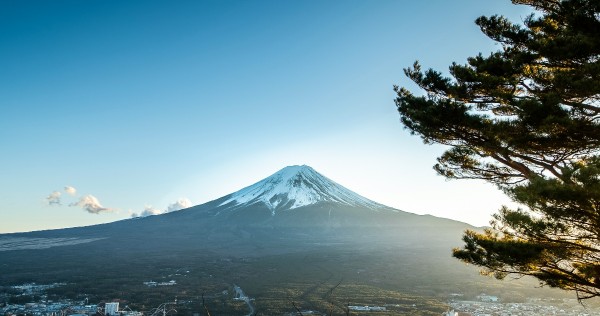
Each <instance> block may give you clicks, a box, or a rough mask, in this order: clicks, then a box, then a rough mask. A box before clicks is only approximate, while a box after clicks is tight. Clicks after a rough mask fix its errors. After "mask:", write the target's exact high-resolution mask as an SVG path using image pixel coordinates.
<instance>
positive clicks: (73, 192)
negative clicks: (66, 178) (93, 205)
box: [65, 185, 77, 196]
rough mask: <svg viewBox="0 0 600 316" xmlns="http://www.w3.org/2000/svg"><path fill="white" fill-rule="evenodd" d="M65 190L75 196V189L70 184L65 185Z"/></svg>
mask: <svg viewBox="0 0 600 316" xmlns="http://www.w3.org/2000/svg"><path fill="white" fill-rule="evenodd" d="M65 192H67V194H69V195H72V196H75V194H76V193H77V189H75V188H74V187H72V186H69V185H67V186H66V187H65Z"/></svg>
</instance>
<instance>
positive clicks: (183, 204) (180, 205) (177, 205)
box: [131, 198, 192, 217]
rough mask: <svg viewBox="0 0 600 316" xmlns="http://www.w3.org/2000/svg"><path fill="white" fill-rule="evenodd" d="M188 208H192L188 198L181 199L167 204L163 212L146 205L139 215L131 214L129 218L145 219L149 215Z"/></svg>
mask: <svg viewBox="0 0 600 316" xmlns="http://www.w3.org/2000/svg"><path fill="white" fill-rule="evenodd" d="M190 206H192V202H191V201H190V200H189V199H188V198H181V199H179V200H177V201H175V202H174V203H171V204H169V206H168V207H167V209H166V210H164V211H162V210H159V209H156V208H153V207H152V206H151V205H146V207H145V208H144V210H143V211H142V212H140V213H139V214H138V213H131V217H146V216H150V215H160V214H165V213H170V212H175V211H179V210H182V209H184V208H188V207H190Z"/></svg>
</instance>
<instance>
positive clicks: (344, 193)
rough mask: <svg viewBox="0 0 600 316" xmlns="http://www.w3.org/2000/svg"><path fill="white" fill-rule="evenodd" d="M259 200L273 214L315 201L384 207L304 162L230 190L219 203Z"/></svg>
mask: <svg viewBox="0 0 600 316" xmlns="http://www.w3.org/2000/svg"><path fill="white" fill-rule="evenodd" d="M259 202H262V203H264V204H266V205H267V207H269V208H270V209H271V210H272V211H273V214H274V211H275V209H294V208H298V207H301V206H306V205H311V204H315V203H318V202H336V203H341V204H346V205H350V206H360V207H366V208H379V207H383V205H381V204H379V203H376V202H373V201H371V200H369V199H367V198H364V197H362V196H360V195H358V194H356V193H354V192H352V191H350V190H348V189H346V188H345V187H343V186H341V185H339V184H337V183H336V182H334V181H333V180H330V179H329V178H327V177H325V176H323V175H321V174H320V173H318V172H316V171H315V170H314V169H313V168H311V167H309V166H306V165H303V166H289V167H285V168H283V169H281V170H279V171H277V172H276V173H274V174H273V175H271V176H269V177H267V178H265V179H263V180H261V181H259V182H257V183H255V184H253V185H251V186H248V187H246V188H243V189H241V190H239V191H237V192H235V193H232V194H231V195H229V197H228V198H227V199H226V200H225V201H224V202H223V203H221V205H226V204H229V203H235V204H234V205H252V204H255V203H259Z"/></svg>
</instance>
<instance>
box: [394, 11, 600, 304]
mask: <svg viewBox="0 0 600 316" xmlns="http://www.w3.org/2000/svg"><path fill="white" fill-rule="evenodd" d="M513 3H515V4H524V5H528V6H531V7H533V8H534V13H533V14H531V15H530V16H528V17H527V18H525V20H524V21H523V23H520V24H515V23H512V22H510V21H508V20H507V19H506V18H504V17H502V16H491V17H480V18H478V19H477V20H476V22H475V23H476V24H477V25H478V26H479V27H480V28H481V30H482V32H483V33H484V34H486V35H487V36H488V37H489V38H491V39H492V40H494V41H496V42H498V43H500V44H501V46H502V49H501V50H500V51H497V52H493V53H491V54H489V55H488V56H483V55H482V54H479V55H477V56H475V57H471V58H468V60H467V63H466V64H463V65H461V64H457V63H453V64H452V65H451V66H450V67H449V72H450V75H451V77H445V76H444V75H443V74H442V73H440V72H438V71H435V70H432V69H429V70H426V71H423V70H422V69H421V66H420V65H419V63H418V62H415V64H414V65H413V67H412V68H408V69H405V74H406V75H407V76H408V77H409V78H410V79H411V80H412V81H414V82H415V83H416V84H417V85H418V86H419V87H420V88H422V89H423V90H424V91H425V92H426V93H425V94H424V95H423V96H419V95H414V94H413V93H411V92H410V91H409V90H407V89H405V88H400V87H398V86H395V87H394V90H395V91H396V93H397V98H396V100H395V102H396V106H397V108H398V111H399V113H400V116H401V122H402V123H403V124H404V126H405V127H406V128H407V129H409V130H410V131H411V133H412V134H416V135H419V136H420V137H421V138H422V139H423V141H424V142H425V143H427V144H432V143H437V144H444V145H448V146H449V149H448V150H446V151H445V152H444V153H443V154H442V155H441V156H440V157H439V158H438V163H437V164H436V165H435V167H434V169H435V170H436V171H437V172H438V173H440V174H441V175H444V176H446V177H448V178H457V179H484V180H486V181H489V182H491V183H494V184H496V185H497V186H498V187H499V188H501V189H502V190H504V192H506V193H507V194H508V195H509V196H510V197H511V198H512V199H513V200H514V201H516V202H518V203H520V204H522V205H523V208H519V209H516V210H515V209H510V208H507V207H503V208H502V209H501V210H500V211H499V212H498V213H497V214H495V215H494V220H493V221H492V229H489V230H487V231H486V232H485V233H477V232H473V231H467V232H466V233H465V235H464V237H463V240H464V241H465V245H464V247H463V248H462V249H455V250H454V252H453V254H454V256H455V257H456V258H459V259H461V260H463V261H465V262H468V263H473V264H476V265H479V266H481V267H483V268H484V271H485V272H486V273H489V274H493V275H494V276H496V277H498V278H503V277H505V276H506V275H508V274H515V273H516V274H519V275H532V276H534V277H536V278H538V279H539V280H540V281H541V282H542V283H543V284H547V285H550V286H553V287H559V288H562V289H566V290H575V291H577V295H578V298H590V297H594V296H599V295H600V1H598V0H513Z"/></svg>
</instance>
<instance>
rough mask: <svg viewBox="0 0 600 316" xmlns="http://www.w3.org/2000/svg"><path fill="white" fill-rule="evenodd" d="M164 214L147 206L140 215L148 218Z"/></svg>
mask: <svg viewBox="0 0 600 316" xmlns="http://www.w3.org/2000/svg"><path fill="white" fill-rule="evenodd" d="M162 213H164V212H163V211H161V210H157V209H155V208H152V206H150V205H147V206H146V207H145V208H144V210H143V211H142V212H141V213H140V216H141V217H146V216H150V215H158V214H162Z"/></svg>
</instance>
